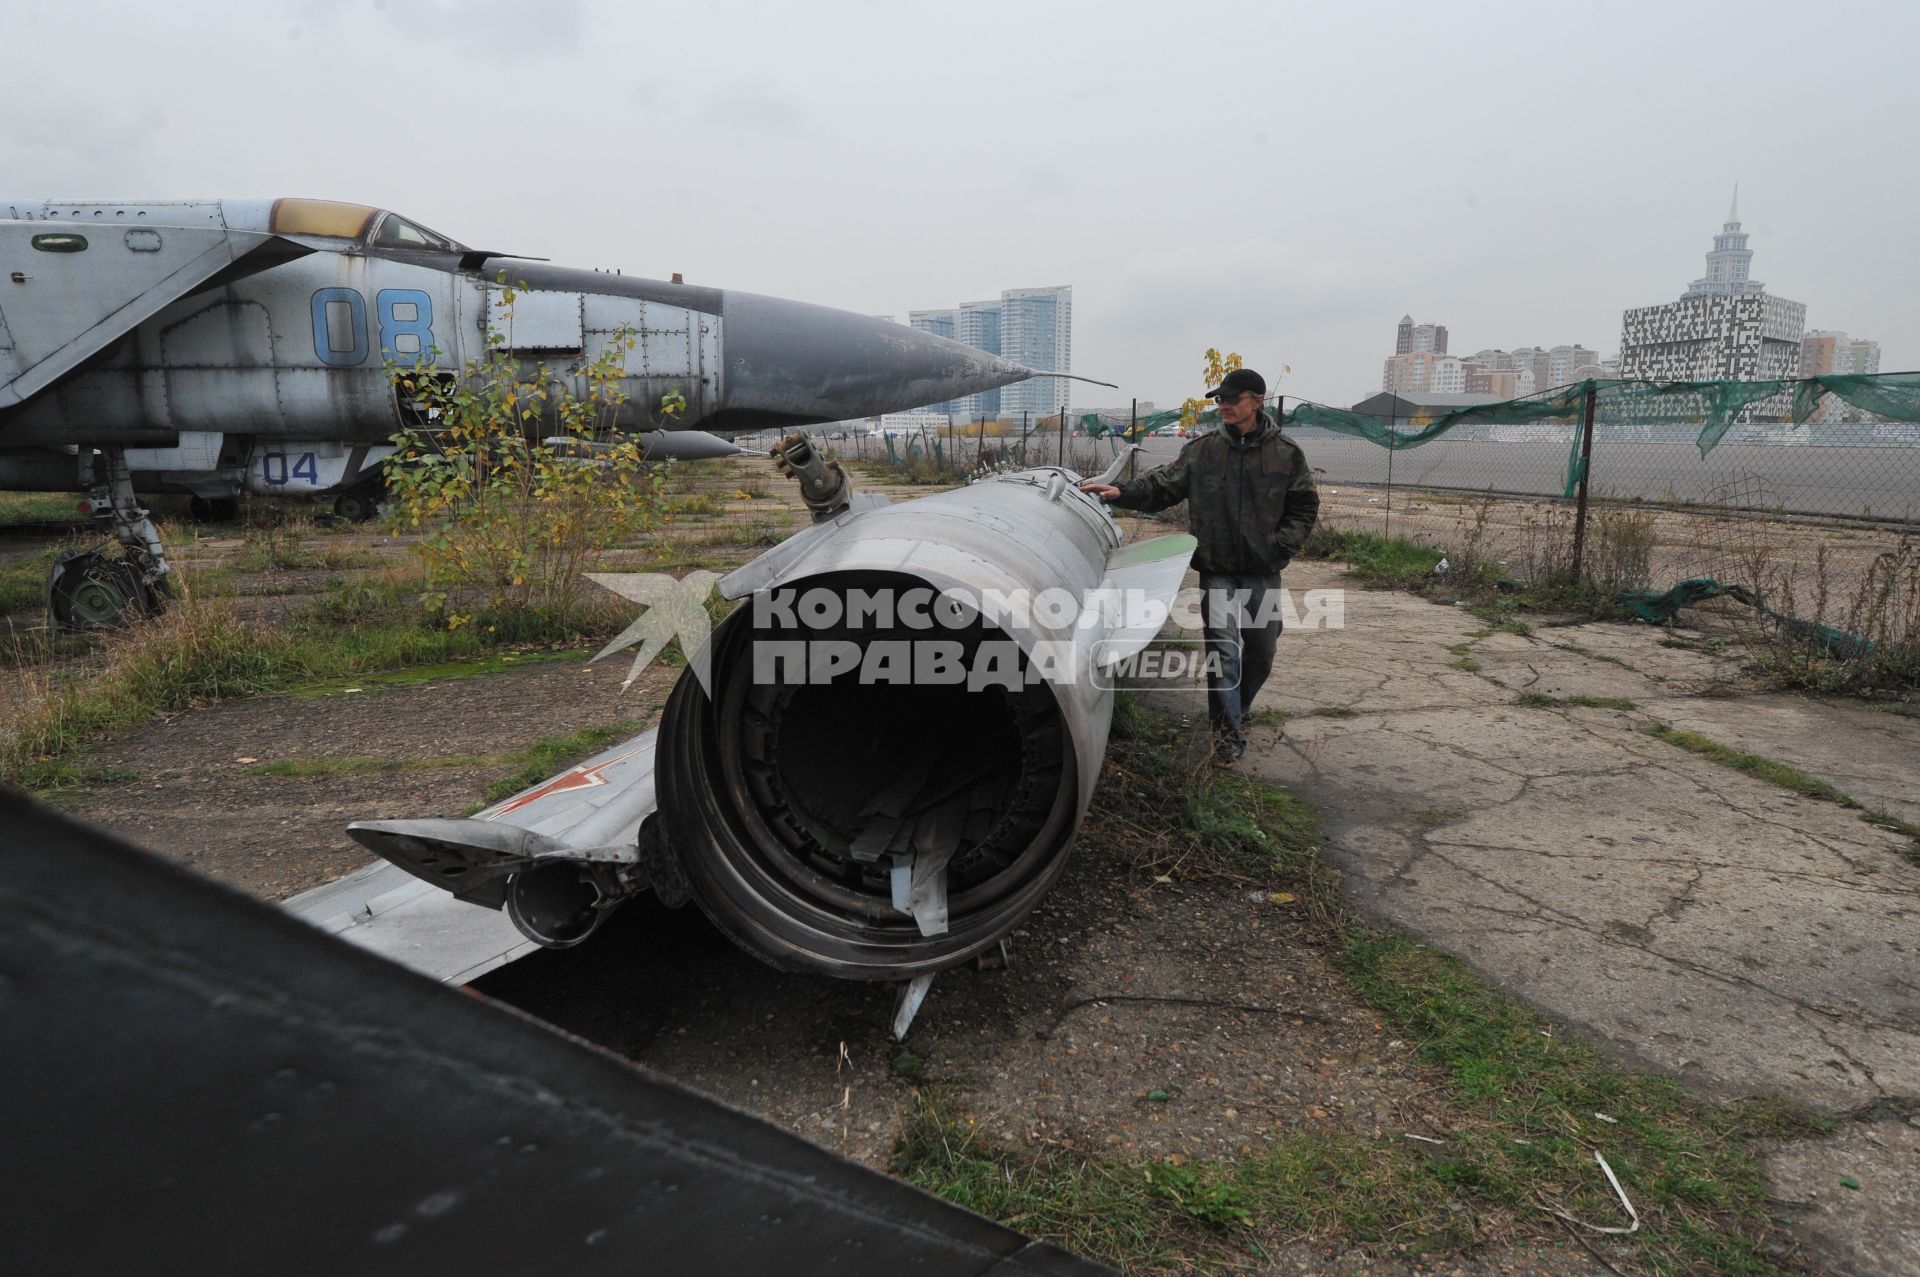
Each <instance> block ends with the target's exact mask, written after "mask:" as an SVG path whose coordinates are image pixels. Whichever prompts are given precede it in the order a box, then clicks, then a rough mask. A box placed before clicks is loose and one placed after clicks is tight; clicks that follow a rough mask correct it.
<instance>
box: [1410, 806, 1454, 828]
mask: <svg viewBox="0 0 1920 1277" xmlns="http://www.w3.org/2000/svg"><path fill="white" fill-rule="evenodd" d="M1466 818H1467V813H1465V812H1464V811H1455V810H1453V808H1451V807H1422V808H1421V809H1420V810H1419V811H1416V812H1414V813H1413V820H1414V823H1415V824H1417V825H1424V826H1425V827H1427V828H1428V829H1438V828H1439V827H1440V826H1441V825H1450V824H1452V823H1453V822H1454V821H1456V820H1465V819H1466Z"/></svg>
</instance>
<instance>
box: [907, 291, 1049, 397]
mask: <svg viewBox="0 0 1920 1277" xmlns="http://www.w3.org/2000/svg"><path fill="white" fill-rule="evenodd" d="M907 323H908V324H909V325H911V326H912V327H914V328H917V329H919V330H920V331H921V332H927V333H933V334H934V335H936V336H939V337H947V338H951V339H952V340H954V341H957V342H960V343H961V344H962V345H967V346H972V347H973V348H974V349H975V350H984V351H987V352H988V353H989V354H995V355H999V356H1000V357H1001V358H1002V359H1010V360H1012V361H1013V362H1014V363H1017V364H1025V365H1026V366H1027V367H1029V368H1044V369H1046V370H1048V371H1050V372H1072V371H1073V286H1072V285H1071V284H1056V285H1052V286H1049V287H1045V288H1009V289H1005V290H1003V291H1002V292H1001V294H1000V296H999V298H998V299H996V300H989V301H977V302H962V303H961V304H960V305H958V306H955V307H950V308H947V309H938V310H910V311H908V312H907ZM1072 406H1073V383H1072V382H1071V381H1068V380H1067V379H1066V378H1064V377H1030V378H1028V379H1027V380H1026V381H1017V382H1015V383H1013V384H1012V385H1010V386H1002V387H1000V388H999V389H997V390H988V391H984V392H982V393H980V394H977V395H968V396H966V397H965V398H962V399H950V400H946V401H944V402H941V403H936V404H928V405H926V406H925V407H924V408H922V409H921V410H920V411H923V412H935V413H944V414H949V415H951V416H953V417H955V418H958V419H960V420H963V421H975V420H978V419H979V418H981V417H988V418H995V419H998V418H1013V417H1019V416H1021V415H1023V414H1024V415H1026V416H1027V417H1029V418H1039V417H1045V416H1049V415H1051V414H1053V413H1056V412H1059V411H1060V410H1061V409H1062V408H1063V407H1064V408H1066V409H1067V410H1068V411H1072Z"/></svg>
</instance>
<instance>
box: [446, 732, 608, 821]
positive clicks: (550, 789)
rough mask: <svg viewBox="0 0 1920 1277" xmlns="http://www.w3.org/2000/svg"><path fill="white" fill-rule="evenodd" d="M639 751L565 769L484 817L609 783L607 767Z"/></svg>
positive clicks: (484, 818) (496, 817)
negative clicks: (554, 795)
mask: <svg viewBox="0 0 1920 1277" xmlns="http://www.w3.org/2000/svg"><path fill="white" fill-rule="evenodd" d="M639 752H640V751H639V750H635V749H630V750H628V751H627V752H626V753H624V754H617V755H615V756H614V757H612V758H609V759H608V760H607V761H606V762H604V763H595V764H594V765H593V766H591V767H588V766H587V765H586V764H584V763H582V764H581V765H580V766H578V767H575V768H571V769H570V770H567V771H563V772H561V773H560V774H559V775H558V776H555V777H554V778H553V779H552V780H550V781H548V782H547V783H546V784H544V785H541V786H540V787H539V788H537V789H529V790H528V791H527V792H526V793H524V794H521V795H520V796H519V797H517V798H511V799H508V800H507V801H506V802H504V803H502V804H501V805H500V806H498V807H496V808H494V809H493V810H492V811H490V812H488V813H487V814H486V815H485V816H483V817H482V819H483V820H498V819H500V817H502V816H504V815H506V814H507V813H508V812H510V811H519V810H520V809H521V808H522V807H525V806H527V805H528V804H530V803H537V802H539V801H540V800H541V799H542V798H545V797H547V796H548V795H549V794H561V793H565V792H566V791H567V790H569V789H597V788H599V787H600V786H601V785H604V784H606V783H608V782H607V777H606V774H605V773H606V770H607V768H609V767H612V766H613V765H614V764H615V763H623V762H625V761H626V760H627V759H629V758H632V757H633V756H634V755H635V754H637V753H639Z"/></svg>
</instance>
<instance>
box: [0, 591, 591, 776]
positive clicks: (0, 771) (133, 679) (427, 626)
mask: <svg viewBox="0 0 1920 1277" xmlns="http://www.w3.org/2000/svg"><path fill="white" fill-rule="evenodd" d="M397 593H398V596H399V597H402V598H405V599H407V600H408V601H407V602H406V603H405V604H404V610H402V609H397V608H396V607H395V606H394V605H393V598H394V595H395V594H396V590H395V587H394V586H393V585H392V584H391V583H375V584H373V585H357V586H353V587H349V588H345V589H342V590H340V591H337V592H336V593H335V594H334V595H331V596H329V597H328V598H325V599H322V600H321V601H319V602H317V603H315V604H314V605H312V606H311V607H309V608H308V609H306V610H305V611H303V612H302V613H301V614H300V615H298V616H296V617H295V618H294V619H293V620H292V621H290V622H288V623H286V624H283V625H279V626H275V627H263V626H253V625H249V624H247V623H245V622H243V621H242V620H241V619H240V617H239V615H238V614H237V613H236V612H234V610H233V608H232V606H231V605H230V604H228V603H226V602H225V601H223V600H219V599H210V598H207V597H205V596H203V595H196V594H194V593H192V592H190V591H189V592H187V593H185V594H183V596H182V597H181V598H179V599H177V600H175V602H174V604H173V606H171V607H170V608H168V609H167V611H166V613H165V614H163V615H162V616H160V617H158V618H156V619H155V620H152V621H149V622H145V623H143V624H141V625H138V626H134V627H131V628H129V629H127V630H124V631H117V632H112V633H106V634H103V635H102V636H100V637H99V638H98V639H97V640H96V641H97V643H98V646H99V651H100V653H101V660H100V663H99V667H98V668H97V669H94V670H91V671H89V672H88V674H87V675H86V676H85V677H83V678H77V679H74V680H73V681H71V682H69V683H68V684H66V685H65V686H62V687H57V688H56V687H48V688H47V689H46V692H45V694H44V695H42V696H41V697H40V698H39V699H38V701H37V703H35V704H34V705H33V706H32V707H31V708H30V709H28V710H26V711H24V712H22V713H21V714H19V715H18V716H17V717H16V718H15V719H14V721H12V722H11V723H9V724H8V725H7V727H6V729H5V731H4V733H0V775H3V776H5V777H7V778H9V779H12V780H14V781H16V782H17V783H19V784H21V785H23V786H25V787H27V788H30V789H32V788H39V787H41V786H42V785H43V784H47V785H53V784H58V783H59V777H60V774H61V768H63V767H64V766H65V765H66V761H65V760H66V759H67V758H68V757H69V756H70V755H71V754H72V753H73V752H74V751H75V750H77V749H79V748H81V747H83V746H85V745H86V744H88V743H90V742H92V741H95V740H99V739H101V738H103V737H105V736H108V735H110V734H112V733H115V732H119V731H125V730H128V729H130V728H133V727H136V726H138V725H140V724H141V723H144V722H146V721H147V720H149V719H151V718H152V717H154V716H155V715H156V714H164V713H171V712H173V711H176V710H182V709H186V708H188V707H189V706H192V705H197V704H204V703H207V702H211V701H216V700H222V699H227V698H231V697H235V696H253V695H260V694H263V693H270V692H285V691H293V690H295V689H315V690H316V691H317V692H319V693H324V692H326V691H330V690H339V689H341V688H344V687H346V686H366V685H370V684H374V683H381V682H404V681H409V680H414V681H419V680H424V679H429V678H432V679H440V678H449V677H459V676H461V675H462V674H469V675H472V674H486V673H492V672H496V671H497V670H499V669H503V668H506V667H507V666H509V665H511V664H514V663H518V662H520V661H524V660H546V659H566V658H568V657H570V656H573V655H574V654H572V653H546V652H540V653H511V654H509V653H501V652H500V651H499V648H500V647H501V646H503V645H505V644H507V643H510V642H516V641H524V640H523V638H522V636H523V635H531V636H533V638H534V641H561V640H564V639H569V638H571V639H578V638H580V637H585V634H584V633H583V631H584V630H586V629H588V628H589V626H591V627H592V628H598V629H602V630H604V629H606V628H607V627H608V625H609V624H610V623H611V622H610V621H600V620H595V619H592V618H587V619H583V618H582V617H581V616H580V615H579V614H574V615H571V616H567V617H549V616H545V615H540V616H532V617H524V616H523V617H518V618H511V619H508V618H503V619H502V620H501V621H500V622H498V623H494V622H490V621H488V619H487V618H486V617H484V616H482V617H480V618H477V619H476V621H475V622H474V624H472V625H469V626H466V627H464V628H462V629H458V630H453V629H448V628H447V627H446V626H445V625H441V624H435V623H433V619H432V618H431V617H430V616H427V615H424V614H422V613H421V612H420V611H419V609H418V607H417V604H415V603H413V602H412V596H411V594H410V592H408V591H405V590H404V589H400V590H398V591H397ZM609 597H610V598H611V596H609ZM396 611H398V612H399V614H398V615H396V614H395V613H396ZM608 615H609V617H610V616H612V615H613V613H612V612H610V613H609V614H608ZM395 670H400V671H411V672H403V673H399V674H391V675H387V676H386V677H384V678H381V677H379V676H378V673H377V672H381V671H395Z"/></svg>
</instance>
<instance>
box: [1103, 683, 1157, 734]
mask: <svg viewBox="0 0 1920 1277" xmlns="http://www.w3.org/2000/svg"><path fill="white" fill-rule="evenodd" d="M1152 728H1153V716H1152V714H1151V712H1150V711H1149V710H1148V709H1147V708H1146V707H1145V706H1144V705H1142V704H1141V703H1140V701H1139V700H1138V699H1137V698H1136V697H1134V696H1132V695H1130V694H1129V693H1127V692H1115V693H1114V694H1113V726H1112V727H1111V728H1109V729H1108V735H1109V738H1110V739H1112V740H1116V741H1132V740H1139V739H1141V738H1142V737H1144V736H1146V735H1147V733H1148V732H1149V731H1151V730H1152Z"/></svg>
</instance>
